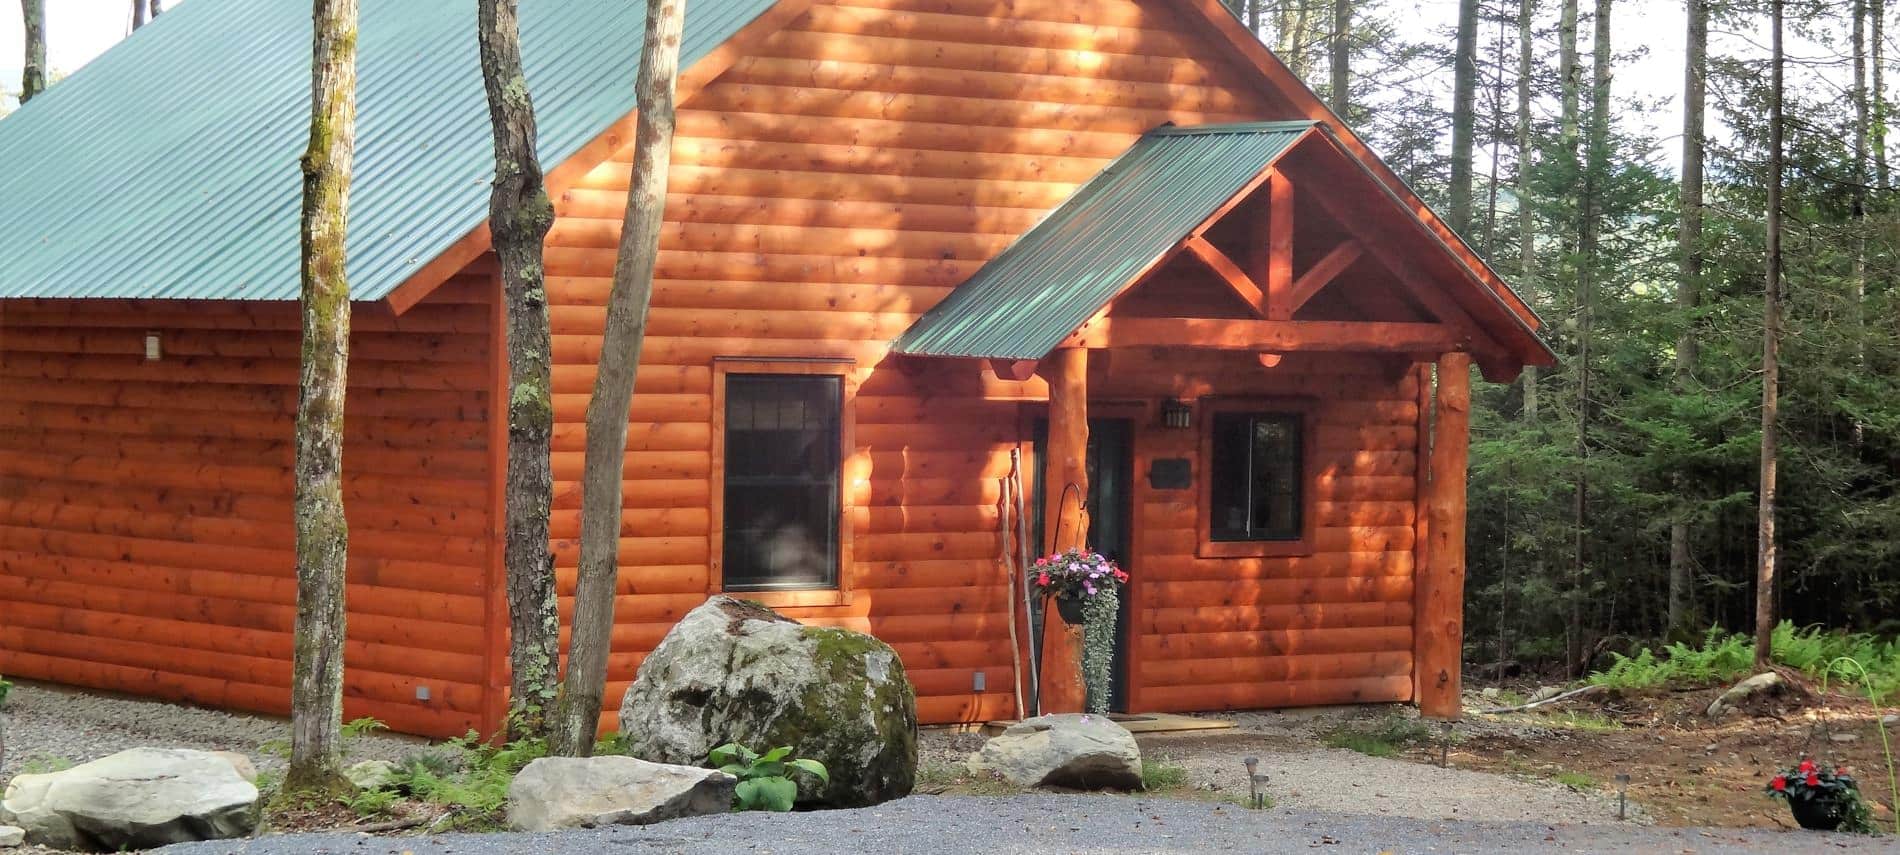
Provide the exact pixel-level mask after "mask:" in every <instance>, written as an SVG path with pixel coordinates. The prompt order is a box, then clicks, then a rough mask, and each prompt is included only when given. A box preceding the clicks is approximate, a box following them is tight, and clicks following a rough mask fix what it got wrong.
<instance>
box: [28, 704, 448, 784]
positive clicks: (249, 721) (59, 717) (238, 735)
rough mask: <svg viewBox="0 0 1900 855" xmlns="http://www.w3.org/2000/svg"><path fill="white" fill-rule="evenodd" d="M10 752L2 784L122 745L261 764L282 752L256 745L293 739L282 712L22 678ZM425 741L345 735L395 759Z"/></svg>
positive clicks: (357, 755) (355, 754)
mask: <svg viewBox="0 0 1900 855" xmlns="http://www.w3.org/2000/svg"><path fill="white" fill-rule="evenodd" d="M6 715H7V733H6V740H7V746H6V747H7V756H6V762H5V763H4V764H0V783H4V782H6V781H9V780H12V778H13V776H14V775H17V774H19V773H20V772H22V771H24V770H25V769H26V768H27V767H29V766H32V767H36V768H40V769H45V768H48V767H64V766H69V765H72V764H76V763H84V762H86V761H88V760H97V759H99V758H100V757H104V756H106V755H109V754H116V753H118V752H120V751H124V750H125V749H127V748H137V747H139V746H142V745H147V746H152V747H156V748H201V749H205V750H210V751H236V752H238V753H240V754H245V755H248V756H249V757H250V758H251V760H252V762H254V763H256V764H257V768H259V769H273V768H276V767H279V766H282V765H283V759H282V758H281V757H280V756H278V755H276V754H272V753H270V752H266V751H261V750H259V746H261V745H263V744H264V743H266V742H269V741H271V740H286V739H289V738H290V726H289V725H288V724H287V723H286V722H285V721H284V720H283V719H280V718H270V717H267V716H256V715H246V714H243V713H228V712H220V711H218V710H208V709H201V708H199V707H187V706H181V705H178V704H168V703H162V702H159V701H152V700H146V699H141V698H126V697H115V696H111V695H103V694H96V693H92V692H86V691H82V690H79V689H69V688H65V687H60V686H49V685H44V684H39V683H19V684H16V685H14V687H13V691H12V692H11V693H10V694H9V695H8V697H7V709H6ZM426 744H427V743H425V742H424V741H423V740H420V739H415V738H411V737H407V736H399V735H396V734H389V733H376V734H369V735H366V736H362V737H358V738H355V739H352V740H350V741H349V744H348V746H347V749H348V752H349V755H350V758H351V759H353V760H367V759H370V758H381V759H385V760H395V759H397V758H400V757H402V756H403V755H405V754H407V753H409V752H411V751H414V750H416V749H417V748H419V747H421V746H423V745H426Z"/></svg>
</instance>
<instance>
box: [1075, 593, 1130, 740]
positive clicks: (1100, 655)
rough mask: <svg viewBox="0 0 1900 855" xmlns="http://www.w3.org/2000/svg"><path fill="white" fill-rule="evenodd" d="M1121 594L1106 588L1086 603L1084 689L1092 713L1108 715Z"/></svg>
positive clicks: (1084, 620)
mask: <svg viewBox="0 0 1900 855" xmlns="http://www.w3.org/2000/svg"><path fill="white" fill-rule="evenodd" d="M1120 600H1121V597H1120V594H1119V593H1117V592H1116V589H1115V588H1113V587H1103V588H1101V589H1099V592H1098V593H1096V594H1095V595H1094V596H1092V597H1089V598H1088V599H1085V600H1083V601H1082V687H1083V689H1084V693H1085V696H1086V698H1087V708H1088V711H1089V712H1090V713H1093V714H1096V715H1107V714H1108V706H1109V701H1110V695H1111V693H1112V692H1111V689H1112V686H1113V679H1114V673H1115V621H1116V616H1117V614H1118V613H1119V609H1120V607H1121V602H1120Z"/></svg>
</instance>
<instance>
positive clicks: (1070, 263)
mask: <svg viewBox="0 0 1900 855" xmlns="http://www.w3.org/2000/svg"><path fill="white" fill-rule="evenodd" d="M1315 124H1316V123H1315V122H1310V121H1299V122H1263V123H1254V124H1240V125H1208V126H1202V127H1162V128H1158V129H1155V130H1153V131H1149V132H1148V133H1147V134H1145V135H1143V136H1142V138H1141V139H1140V140H1137V141H1136V142H1135V144H1134V145H1133V146H1131V147H1130V148H1129V149H1128V151H1126V152H1123V153H1122V155H1121V156H1120V157H1118V158H1116V159H1115V161H1114V162H1113V163H1110V164H1109V165H1108V167H1107V168H1105V169H1103V170H1102V172H1101V173H1100V174H1099V175H1096V176H1095V177H1094V178H1091V179H1089V180H1088V183H1086V184H1083V185H1082V186H1081V187H1080V188H1078V189H1077V190H1076V191H1075V194H1074V195H1073V196H1070V197H1069V198H1068V199H1067V200H1066V201H1064V202H1063V203H1062V204H1061V205H1058V206H1056V209H1055V210H1053V211H1051V212H1050V213H1049V215H1048V216H1047V217H1044V218H1043V220H1042V222H1040V223H1037V224H1036V227H1035V228H1033V229H1030V230H1029V232H1028V233H1026V234H1024V235H1023V236H1022V237H1021V238H1019V239H1017V240H1016V242H1015V243H1012V244H1010V245H1009V247H1008V248H1007V249H1004V250H1003V251H1002V252H1001V253H999V254H998V255H997V256H996V257H995V258H993V259H991V260H990V262H989V263H988V264H985V265H983V267H982V268H980V269H978V270H977V271H976V273H975V274H973V275H972V276H971V277H970V278H969V279H967V280H965V281H964V282H963V284H961V285H958V286H957V288H956V290H954V291H952V292H950V295H949V296H947V297H945V298H944V299H943V302H941V303H938V304H937V305H936V306H935V307H933V308H932V309H931V310H930V311H929V312H927V313H925V314H924V316H923V317H921V318H919V319H918V320H917V323H915V324H913V325H912V326H911V328H910V329H908V330H906V331H905V332H904V334H903V335H902V336H900V337H899V338H898V340H897V342H896V344H895V345H894V349H895V350H896V351H897V352H898V353H908V354H916V355H922V356H963V357H982V358H990V359H1040V358H1042V357H1044V356H1046V355H1048V353H1049V351H1051V350H1053V349H1055V346H1056V345H1057V344H1060V343H1061V342H1062V339H1064V338H1065V337H1067V336H1068V335H1069V333H1072V332H1074V331H1075V330H1076V328H1077V327H1080V326H1081V325H1082V324H1083V323H1084V322H1086V321H1087V320H1088V319H1089V318H1090V317H1091V316H1093V315H1094V314H1095V313H1096V312H1097V311H1100V310H1101V308H1102V307H1103V306H1105V305H1108V302H1109V301H1110V300H1112V299H1114V297H1115V295H1116V294H1119V293H1121V291H1122V289H1123V288H1124V287H1126V286H1127V285H1128V284H1129V282H1130V280H1131V279H1133V278H1134V277H1135V276H1137V275H1139V274H1140V273H1141V272H1142V271H1143V270H1145V269H1147V268H1148V267H1149V266H1150V265H1152V264H1153V263H1154V262H1155V260H1156V259H1159V258H1160V257H1161V256H1162V255H1163V254H1164V253H1166V252H1167V251H1168V250H1169V249H1172V248H1173V247H1174V245H1175V244H1176V243H1179V242H1180V240H1181V238H1183V237H1185V236H1187V234H1188V232H1189V231H1191V230H1192V229H1193V228H1194V227H1195V226H1198V225H1200V224H1201V222H1202V221H1204V220H1206V219H1207V218H1208V216H1210V215H1212V214H1213V213H1214V211H1215V210H1216V209H1218V208H1219V207H1220V206H1221V203H1223V202H1226V201H1227V200H1228V199H1230V198H1232V197H1233V195H1234V194H1235V193H1238V192H1240V190H1241V189H1242V188H1243V187H1245V186H1246V185H1247V183H1248V182H1249V181H1252V180H1253V179H1254V178H1256V177H1258V176H1259V175H1260V173H1262V172H1264V171H1266V169H1267V167H1268V166H1270V165H1272V164H1273V162H1274V160H1276V159H1277V158H1279V156H1280V155H1281V154H1284V153H1285V152H1286V151H1287V149H1289V148H1291V147H1292V146H1293V144H1294V143H1295V142H1297V141H1299V139H1300V138H1301V137H1303V136H1305V135H1306V133H1307V132H1308V131H1311V130H1312V129H1313V127H1314V125H1315Z"/></svg>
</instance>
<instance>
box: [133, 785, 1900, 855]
mask: <svg viewBox="0 0 1900 855" xmlns="http://www.w3.org/2000/svg"><path fill="white" fill-rule="evenodd" d="M1796 847H1798V850H1797V848H1796ZM1315 849H1318V850H1321V851H1333V852H1468V853H1518V852H1613V851H1635V852H1669V853H1684V852H1698V853H1699V852H1764V853H1766V852H1778V851H1802V852H1811V851H1816V850H1818V849H1826V850H1834V849H1840V850H1849V851H1856V852H1900V844H1896V843H1892V842H1888V841H1877V840H1869V839H1867V838H1854V837H1843V836H1839V835H1814V834H1801V835H1799V836H1797V835H1795V834H1790V833H1782V832H1772V831H1756V830H1747V831H1731V830H1702V829H1680V828H1671V829H1661V828H1649V827H1643V826H1632V825H1616V824H1602V825H1566V826H1551V825H1545V824H1541V823H1530V822H1511V823H1486V822H1432V821H1428V820H1420V819H1411V818H1403V817H1378V816H1350V815H1341V814H1324V813H1315V812H1309V811H1291V810H1277V809H1276V810H1267V811H1249V810H1245V809H1242V808H1239V807H1235V806H1232V805H1217V804H1210V803H1206V802H1187V801H1169V800H1165V799H1149V798H1139V797H1129V796H1080V795H1066V796H1065V795H1046V794H1033V795H1021V796H1004V797H990V796H913V797H911V798H908V799H902V800H899V801H895V802H891V803H889V804H884V805H880V806H878V807H874V808H864V809H861V810H840V811H823V812H818V813H794V814H762V813H746V814H731V815H725V816H708V817H696V818H693V819H683V820H676V821H673V822H666V823H661V824H659V825H652V826H646V827H644V828H606V829H592V830H583V831H569V832H558V833H553V834H506V835H504V834H471V835H442V836H437V837H426V838H373V837H364V836H358V835H293V836H284V837H266V838H262V839H258V840H247V841H227V842H220V843H194V844H187V845H182V846H172V847H167V848H165V849H161V850H158V851H160V852H164V853H168V855H226V853H232V854H233V855H235V853H246V855H253V854H254V855H319V853H324V854H325V855H336V853H349V855H377V853H389V855H398V854H399V853H413V855H489V853H504V852H534V853H536V855H565V853H575V854H576V855H581V853H596V852H602V851H609V852H668V853H708V855H713V853H718V855H727V853H733V852H759V853H765V852H770V853H777V855H794V854H795V853H814V855H816V854H817V853H823V855H830V853H838V852H876V853H911V852H916V853H930V855H953V853H980V855H1000V854H1001V853H1069V852H1154V853H1162V852H1219V851H1238V852H1312V851H1314V850H1315Z"/></svg>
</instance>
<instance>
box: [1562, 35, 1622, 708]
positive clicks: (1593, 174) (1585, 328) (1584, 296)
mask: <svg viewBox="0 0 1900 855" xmlns="http://www.w3.org/2000/svg"><path fill="white" fill-rule="evenodd" d="M1611 2H1612V0H1597V2H1596V35H1595V39H1594V41H1593V43H1592V45H1591V54H1592V63H1591V79H1590V132H1589V138H1588V139H1586V140H1585V141H1584V156H1585V161H1584V167H1583V191H1582V194H1581V195H1582V199H1581V200H1580V209H1579V211H1578V218H1577V220H1578V222H1577V488H1576V493H1575V496H1574V501H1573V507H1572V515H1573V519H1572V525H1573V526H1574V529H1573V531H1574V536H1575V538H1576V542H1575V543H1574V544H1573V550H1572V555H1571V570H1570V573H1571V601H1570V603H1571V615H1570V636H1571V639H1572V643H1573V644H1575V645H1576V647H1575V649H1574V651H1573V652H1574V654H1575V656H1576V658H1574V659H1572V660H1571V667H1572V668H1573V669H1574V671H1575V673H1581V672H1582V670H1583V669H1585V668H1587V667H1588V666H1589V662H1588V661H1587V658H1588V656H1587V654H1586V653H1585V652H1584V650H1583V600H1584V590H1585V584H1584V580H1585V579H1586V578H1587V577H1588V574H1589V552H1588V547H1589V528H1590V475H1589V470H1590V379H1591V377H1590V375H1591V371H1590V345H1591V341H1590V339H1591V335H1592V329H1591V327H1592V325H1593V323H1594V320H1595V318H1594V315H1595V307H1594V305H1593V303H1594V294H1593V292H1594V290H1595V288H1596V267H1597V232H1598V223H1597V209H1598V207H1599V206H1598V199H1597V195H1598V194H1599V193H1601V192H1602V190H1603V188H1602V186H1601V185H1602V182H1603V179H1604V177H1605V176H1606V174H1607V173H1608V171H1609V166H1610V163H1609V161H1610V62H1611V59H1612V57H1611V54H1610V5H1611Z"/></svg>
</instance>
